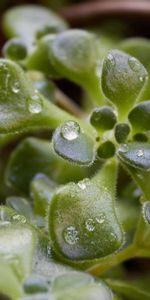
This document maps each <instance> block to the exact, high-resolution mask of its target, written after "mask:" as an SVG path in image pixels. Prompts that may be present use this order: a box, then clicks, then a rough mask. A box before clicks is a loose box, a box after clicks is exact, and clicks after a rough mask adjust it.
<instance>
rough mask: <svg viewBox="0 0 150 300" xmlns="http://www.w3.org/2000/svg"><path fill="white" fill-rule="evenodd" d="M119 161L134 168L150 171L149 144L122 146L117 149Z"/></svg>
mask: <svg viewBox="0 0 150 300" xmlns="http://www.w3.org/2000/svg"><path fill="white" fill-rule="evenodd" d="M118 157H119V159H120V160H121V161H122V162H124V163H125V164H128V165H130V166H132V167H134V168H137V169H142V170H149V169H150V144H148V143H130V144H122V145H121V146H120V147H119V149H118Z"/></svg>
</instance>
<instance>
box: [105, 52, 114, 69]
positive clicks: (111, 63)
mask: <svg viewBox="0 0 150 300" xmlns="http://www.w3.org/2000/svg"><path fill="white" fill-rule="evenodd" d="M106 62H107V65H108V66H109V67H113V66H115V58H114V57H113V55H112V54H111V53H109V54H108V55H107V61H106Z"/></svg>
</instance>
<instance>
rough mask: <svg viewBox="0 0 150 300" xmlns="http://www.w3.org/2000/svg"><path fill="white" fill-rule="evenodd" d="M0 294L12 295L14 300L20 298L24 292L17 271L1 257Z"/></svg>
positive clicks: (11, 297)
mask: <svg viewBox="0 0 150 300" xmlns="http://www.w3.org/2000/svg"><path fill="white" fill-rule="evenodd" d="M0 270H1V271H0V272H1V276H0V296H1V299H3V296H2V295H5V296H8V297H10V299H13V300H17V299H18V300H19V299H20V297H21V296H22V294H23V291H22V288H21V284H20V283H19V281H18V278H17V277H16V275H15V273H14V272H13V270H12V268H11V267H10V266H9V264H8V263H7V262H6V261H5V260H3V259H2V258H1V257H0Z"/></svg>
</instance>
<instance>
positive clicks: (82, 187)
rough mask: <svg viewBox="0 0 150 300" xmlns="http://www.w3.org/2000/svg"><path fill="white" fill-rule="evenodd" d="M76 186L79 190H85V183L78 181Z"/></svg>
mask: <svg viewBox="0 0 150 300" xmlns="http://www.w3.org/2000/svg"><path fill="white" fill-rule="evenodd" d="M78 186H79V188H80V189H81V190H85V189H86V184H85V183H84V182H78Z"/></svg>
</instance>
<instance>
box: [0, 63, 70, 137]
mask: <svg viewBox="0 0 150 300" xmlns="http://www.w3.org/2000/svg"><path fill="white" fill-rule="evenodd" d="M0 90H1V93H0V133H10V132H15V131H18V130H24V131H25V130H28V129H29V128H31V127H38V128H39V127H40V128H41V127H44V128H45V127H48V126H50V127H56V126H58V125H59V124H60V123H61V120H63V121H65V120H68V117H70V116H69V115H68V114H67V113H65V112H63V111H61V110H60V109H59V108H57V107H56V106H55V105H54V104H52V103H51V102H49V101H47V100H46V99H45V98H44V97H42V96H41V95H40V94H39V93H38V91H37V90H35V88H34V87H33V86H32V85H31V83H30V82H29V80H27V78H26V76H25V73H24V72H23V70H22V69H21V68H20V67H19V66H18V65H17V64H16V63H13V62H12V61H10V60H5V59H1V60H0Z"/></svg>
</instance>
